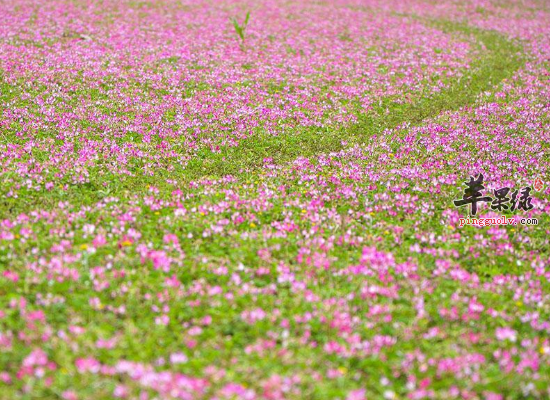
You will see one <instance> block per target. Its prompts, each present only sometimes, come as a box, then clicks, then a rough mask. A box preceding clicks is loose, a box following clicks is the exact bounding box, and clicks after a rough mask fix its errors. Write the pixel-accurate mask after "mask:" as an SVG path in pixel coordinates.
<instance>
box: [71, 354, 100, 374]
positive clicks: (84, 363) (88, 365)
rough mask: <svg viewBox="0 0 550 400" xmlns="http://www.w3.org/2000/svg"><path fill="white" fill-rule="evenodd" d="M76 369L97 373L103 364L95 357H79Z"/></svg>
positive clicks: (82, 371)
mask: <svg viewBox="0 0 550 400" xmlns="http://www.w3.org/2000/svg"><path fill="white" fill-rule="evenodd" d="M75 365H76V369H78V372H80V373H81V374H83V373H85V372H91V373H92V374H97V373H98V372H99V369H100V367H101V364H100V363H99V361H97V360H96V359H95V358H92V357H89V358H78V359H77V360H76V362H75Z"/></svg>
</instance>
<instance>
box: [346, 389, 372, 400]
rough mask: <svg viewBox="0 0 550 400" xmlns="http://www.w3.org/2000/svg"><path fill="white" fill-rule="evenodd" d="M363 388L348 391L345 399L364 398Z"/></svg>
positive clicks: (361, 399) (358, 399) (364, 399)
mask: <svg viewBox="0 0 550 400" xmlns="http://www.w3.org/2000/svg"><path fill="white" fill-rule="evenodd" d="M365 393H366V392H365V389H358V390H352V391H351V392H349V393H348V396H347V397H346V400H366V398H367V397H366V395H365Z"/></svg>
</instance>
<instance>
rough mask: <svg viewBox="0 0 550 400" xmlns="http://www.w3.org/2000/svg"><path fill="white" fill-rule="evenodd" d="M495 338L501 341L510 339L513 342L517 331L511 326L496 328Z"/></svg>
mask: <svg viewBox="0 0 550 400" xmlns="http://www.w3.org/2000/svg"><path fill="white" fill-rule="evenodd" d="M496 338H497V339H498V340H501V341H503V340H510V341H511V342H515V341H516V339H517V332H516V331H515V330H513V329H511V328H497V329H496Z"/></svg>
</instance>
